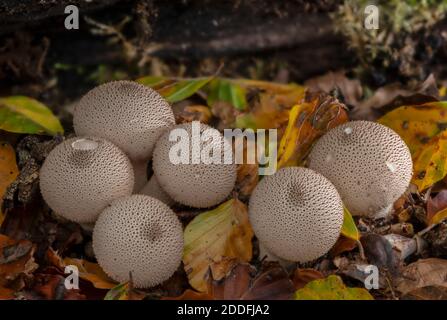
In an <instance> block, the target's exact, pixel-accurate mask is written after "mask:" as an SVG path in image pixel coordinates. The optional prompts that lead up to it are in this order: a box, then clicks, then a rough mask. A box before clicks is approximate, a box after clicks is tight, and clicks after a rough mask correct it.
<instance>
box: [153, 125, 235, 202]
mask: <svg viewBox="0 0 447 320" xmlns="http://www.w3.org/2000/svg"><path fill="white" fill-rule="evenodd" d="M193 126H196V127H195V128H197V131H200V134H203V135H207V137H208V138H209V139H200V138H199V140H197V139H195V138H194V137H193V136H194V135H193V134H192V131H193ZM177 130H183V132H184V133H185V134H184V135H183V136H182V138H186V139H187V140H184V141H186V144H183V146H186V147H187V148H186V149H187V150H186V151H187V154H186V156H185V160H186V161H185V163H173V161H172V159H171V157H170V154H171V156H172V155H173V154H176V155H178V154H177V153H176V150H177V149H176V145H177V146H178V145H179V143H180V142H178V141H169V140H170V138H169V136H170V134H171V132H174V131H176V132H179V131H177ZM171 140H172V139H171ZM213 147H216V149H215V150H217V149H219V150H220V151H219V152H217V151H216V154H213V156H215V157H216V158H217V159H220V160H219V161H220V162H219V163H205V161H202V160H201V159H199V160H198V161H196V163H194V160H193V157H199V158H200V155H201V154H204V153H206V152H208V151H210V153H209V154H211V152H212V150H213ZM205 150H207V151H205ZM225 152H230V153H231V152H232V151H231V144H230V143H229V142H228V141H227V140H226V139H225V138H224V137H223V136H222V135H221V134H220V132H219V131H217V130H216V129H214V128H211V127H209V126H207V125H205V124H202V123H199V122H197V121H195V122H192V123H185V124H181V125H177V126H175V127H174V128H173V129H172V130H170V131H168V132H166V133H164V134H163V135H162V136H161V138H160V139H159V140H158V142H157V144H156V146H155V150H154V157H153V169H154V174H155V176H156V178H157V181H158V182H159V184H160V186H161V187H162V188H163V190H164V191H166V193H168V194H169V196H170V197H171V198H172V199H174V200H175V201H176V202H179V203H181V204H184V205H187V206H191V207H195V208H207V207H211V206H213V205H216V204H219V203H220V202H222V201H223V200H224V199H225V198H226V197H228V195H229V194H230V192H231V191H232V190H233V187H234V184H235V182H236V175H237V167H236V165H235V164H234V161H233V162H232V163H230V164H225V163H223V162H224V160H223V159H224V154H225ZM184 155H185V154H184ZM196 160H197V159H196Z"/></svg>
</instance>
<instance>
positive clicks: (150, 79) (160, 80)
mask: <svg viewBox="0 0 447 320" xmlns="http://www.w3.org/2000/svg"><path fill="white" fill-rule="evenodd" d="M136 81H137V82H138V83H141V84H143V85H145V86H148V87H151V88H152V89H156V88H157V87H162V86H163V84H164V85H167V84H169V83H173V82H174V81H172V80H169V78H167V77H159V76H147V77H143V78H139V79H137V80H136Z"/></svg>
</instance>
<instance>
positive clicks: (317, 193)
mask: <svg viewBox="0 0 447 320" xmlns="http://www.w3.org/2000/svg"><path fill="white" fill-rule="evenodd" d="M249 218H250V223H251V225H252V227H253V231H254V233H255V235H256V236H257V238H258V239H259V242H260V243H262V245H263V246H264V247H265V249H267V251H268V252H270V253H272V254H273V255H275V256H277V257H278V258H281V259H284V260H288V261H295V262H307V261H312V260H314V259H316V258H319V257H321V256H322V255H324V254H325V253H327V252H328V251H329V249H331V247H332V246H333V245H334V244H335V242H336V241H337V239H338V237H339V235H340V231H341V226H342V224H343V204H342V202H341V198H340V196H339V194H338V192H337V190H336V189H335V187H334V185H333V184H332V183H331V182H330V181H329V180H328V179H326V178H325V177H323V176H322V175H321V174H318V173H316V172H315V171H312V170H310V169H307V168H301V167H289V168H283V169H280V170H278V171H277V172H276V173H275V174H274V175H271V176H266V177H264V178H263V179H262V180H261V181H260V182H259V183H258V185H257V186H256V188H255V189H254V191H253V193H252V195H251V197H250V203H249Z"/></svg>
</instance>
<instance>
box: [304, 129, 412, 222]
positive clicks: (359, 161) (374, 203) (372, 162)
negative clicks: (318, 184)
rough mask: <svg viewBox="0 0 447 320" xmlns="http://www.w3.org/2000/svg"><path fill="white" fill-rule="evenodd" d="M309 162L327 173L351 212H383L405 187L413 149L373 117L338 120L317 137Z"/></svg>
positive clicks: (378, 215)
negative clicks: (330, 128) (360, 119)
mask: <svg viewBox="0 0 447 320" xmlns="http://www.w3.org/2000/svg"><path fill="white" fill-rule="evenodd" d="M308 166H309V168H311V169H313V170H315V171H317V172H319V173H321V174H322V175H324V176H325V177H326V178H328V179H329V180H330V181H331V182H332V183H333V184H334V185H335V186H336V188H337V190H338V192H339V193H340V196H341V197H342V199H343V203H344V204H345V205H346V207H347V208H348V209H349V211H350V212H351V213H352V214H353V215H357V216H368V217H372V218H381V217H383V216H385V215H387V214H388V213H389V212H390V208H391V207H392V205H393V203H394V202H395V201H396V200H397V199H398V198H399V197H400V196H401V195H402V194H403V193H404V192H405V191H406V189H407V188H408V186H409V184H410V180H411V177H412V175H413V162H412V159H411V153H410V150H409V149H408V147H407V145H406V144H405V142H404V141H403V140H402V139H401V138H400V137H399V135H398V134H397V133H395V132H394V131H393V130H391V129H390V128H388V127H386V126H383V125H381V124H379V123H376V122H371V121H351V122H347V123H345V124H342V125H340V126H337V127H335V128H333V129H332V130H330V131H329V132H327V133H326V134H325V135H324V136H323V137H321V138H320V140H318V142H317V143H316V144H315V146H314V147H313V148H312V151H311V153H310V154H309V160H308Z"/></svg>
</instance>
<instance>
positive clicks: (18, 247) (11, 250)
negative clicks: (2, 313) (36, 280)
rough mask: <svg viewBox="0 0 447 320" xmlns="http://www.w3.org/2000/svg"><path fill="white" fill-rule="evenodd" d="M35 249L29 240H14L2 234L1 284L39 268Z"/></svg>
mask: <svg viewBox="0 0 447 320" xmlns="http://www.w3.org/2000/svg"><path fill="white" fill-rule="evenodd" d="M34 250H35V246H34V245H33V244H32V243H31V242H30V241H28V240H14V239H11V238H9V237H7V236H4V235H2V234H0V286H4V285H6V284H7V283H8V282H10V281H13V280H15V279H16V278H17V277H19V276H20V275H25V276H29V275H30V274H31V273H32V272H33V271H34V270H36V269H37V267H38V265H37V264H36V263H35V262H34V258H33V255H34Z"/></svg>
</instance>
